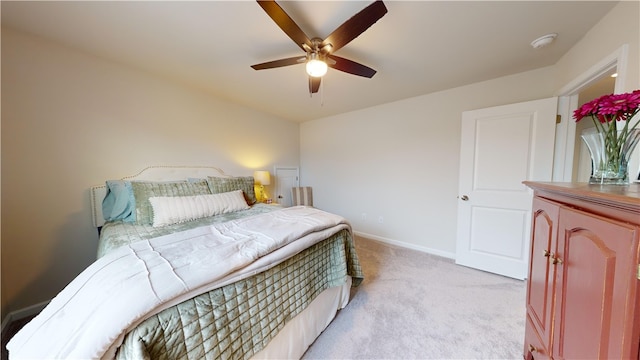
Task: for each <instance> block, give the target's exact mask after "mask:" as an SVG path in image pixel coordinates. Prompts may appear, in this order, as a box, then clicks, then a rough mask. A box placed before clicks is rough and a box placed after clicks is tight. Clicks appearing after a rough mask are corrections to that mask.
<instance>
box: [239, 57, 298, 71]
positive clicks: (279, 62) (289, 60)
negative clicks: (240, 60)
mask: <svg viewBox="0 0 640 360" xmlns="http://www.w3.org/2000/svg"><path fill="white" fill-rule="evenodd" d="M304 60H305V58H304V57H300V56H296V57H292V58H286V59H280V60H274V61H268V62H265V63H262V64H255V65H251V67H252V68H254V69H255V70H264V69H273V68H277V67H282V66H289V65H296V64H302V63H304Z"/></svg>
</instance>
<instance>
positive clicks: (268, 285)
mask: <svg viewBox="0 0 640 360" xmlns="http://www.w3.org/2000/svg"><path fill="white" fill-rule="evenodd" d="M91 203H92V218H93V221H94V225H95V226H96V227H97V228H98V229H99V232H100V240H99V244H98V253H97V260H96V262H95V263H93V264H92V265H91V266H90V267H89V268H87V269H86V270H85V271H84V272H82V273H81V274H80V275H79V276H78V277H77V278H76V279H74V280H73V281H72V282H71V283H70V284H69V285H68V286H67V287H65V289H64V290H63V291H62V292H61V293H60V294H59V295H58V296H56V297H55V298H54V299H52V301H51V302H50V303H49V305H48V306H47V307H46V308H45V309H44V310H43V311H42V312H41V313H40V314H39V315H38V316H36V317H35V318H34V319H33V320H32V321H31V322H29V323H28V324H27V325H26V326H25V327H24V328H23V329H22V330H21V331H20V332H19V333H18V334H16V336H15V337H14V338H12V339H11V341H10V342H9V345H8V346H7V348H8V349H9V357H10V359H20V358H102V359H114V358H115V359H205V358H207V359H209V358H210V359H218V358H220V359H248V358H256V359H261V358H272V359H273V358H278V359H284V358H286V359H292V358H300V357H301V356H302V355H303V354H304V352H305V351H306V349H307V348H308V347H309V346H310V345H311V343H313V341H314V340H315V339H316V338H317V337H318V336H319V335H320V333H321V332H322V331H323V330H324V329H325V328H326V326H328V324H329V323H330V322H331V321H332V320H333V318H334V317H335V315H336V313H337V311H338V310H340V309H342V308H344V307H345V306H346V305H347V304H348V301H349V296H350V290H351V287H355V286H357V285H358V284H359V283H360V282H361V281H362V279H363V274H362V270H361V268H360V265H359V261H358V257H357V254H356V252H355V247H354V243H353V237H352V232H351V227H350V225H349V223H348V222H347V221H346V220H345V219H344V218H342V217H340V216H338V215H335V214H331V213H328V212H324V211H322V210H319V209H315V208H313V207H309V206H294V207H289V208H283V207H280V206H278V205H273V204H262V203H256V202H255V194H254V191H253V179H252V178H251V177H241V176H229V175H226V174H225V173H224V172H223V171H222V170H220V169H218V168H216V167H150V168H147V169H144V170H143V171H141V172H140V173H138V174H136V175H134V176H130V177H126V178H122V179H119V180H108V181H106V182H105V185H101V186H95V187H92V188H91Z"/></svg>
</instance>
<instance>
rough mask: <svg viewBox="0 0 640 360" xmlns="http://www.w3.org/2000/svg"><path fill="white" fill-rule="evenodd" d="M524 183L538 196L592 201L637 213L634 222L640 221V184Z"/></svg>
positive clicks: (581, 202)
mask: <svg viewBox="0 0 640 360" xmlns="http://www.w3.org/2000/svg"><path fill="white" fill-rule="evenodd" d="M523 183H524V184H525V185H526V186H528V187H530V188H532V189H533V190H534V191H535V193H536V195H538V196H542V197H546V198H551V199H554V200H558V201H562V202H565V203H568V204H572V203H575V204H576V205H577V204H581V205H583V206H584V205H585V204H588V203H591V204H594V205H602V206H606V207H610V208H616V209H620V210H625V211H628V212H631V213H632V214H637V215H638V216H637V220H636V219H633V220H634V221H633V222H635V223H640V184H637V183H635V184H629V185H597V184H596V185H594V184H588V183H563V182H537V181H525V182H523ZM588 207H590V206H588Z"/></svg>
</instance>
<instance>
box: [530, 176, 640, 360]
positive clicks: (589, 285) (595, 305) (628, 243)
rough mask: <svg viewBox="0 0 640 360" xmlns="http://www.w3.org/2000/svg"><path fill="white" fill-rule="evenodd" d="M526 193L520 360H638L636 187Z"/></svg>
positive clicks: (639, 203)
mask: <svg viewBox="0 0 640 360" xmlns="http://www.w3.org/2000/svg"><path fill="white" fill-rule="evenodd" d="M525 185H527V186H528V187H530V188H532V189H533V190H534V200H533V211H532V223H531V229H532V230H531V252H530V263H529V276H528V280H527V299H526V302H527V303H526V307H527V321H526V330H525V343H524V358H525V359H640V356H639V353H640V349H639V348H640V262H639V255H640V247H639V245H638V244H639V242H640V185H638V184H632V185H629V186H601V185H589V184H575V183H541V182H525Z"/></svg>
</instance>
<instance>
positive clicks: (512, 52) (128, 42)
mask: <svg viewBox="0 0 640 360" xmlns="http://www.w3.org/2000/svg"><path fill="white" fill-rule="evenodd" d="M369 3H370V2H360V1H318V2H316V1H281V2H279V4H280V5H281V7H282V8H283V9H284V10H285V11H286V12H287V13H288V14H289V16H290V17H291V18H292V19H293V20H294V21H296V22H297V23H298V25H299V26H300V28H301V29H302V30H303V31H304V32H305V33H306V34H307V36H308V37H309V38H312V37H320V38H324V37H326V36H327V35H329V34H330V33H331V32H332V31H333V30H334V29H335V28H337V27H338V26H339V25H340V24H342V23H343V22H344V21H346V20H347V19H348V18H350V17H351V16H353V15H354V14H356V13H357V12H358V11H360V10H361V9H363V8H364V7H366V6H367V5H368V4H369ZM385 5H386V6H387V9H388V13H387V14H386V15H385V16H384V17H382V19H380V20H379V21H378V22H377V23H375V24H374V25H373V26H372V27H371V28H369V29H368V30H367V31H366V32H365V33H363V34H362V35H360V36H359V37H358V38H356V39H355V40H353V41H352V42H351V43H349V44H348V45H346V46H345V47H344V48H342V49H340V50H338V51H337V52H336V55H338V56H341V57H345V58H348V59H350V60H354V61H357V62H360V63H363V64H364V65H367V66H369V67H372V68H374V69H376V70H377V71H378V73H377V74H376V75H375V76H374V77H373V78H372V79H366V78H362V77H358V76H354V75H349V74H346V73H343V72H340V71H336V70H332V69H329V73H328V74H327V75H326V76H325V77H324V79H323V86H322V87H321V89H320V92H318V93H317V94H314V95H313V97H310V95H309V93H308V84H307V76H306V74H305V72H304V66H303V65H293V66H288V67H282V68H277V69H269V70H260V71H256V70H253V69H252V68H251V67H250V65H253V64H257V63H262V62H266V61H271V60H277V59H280V58H286V57H293V56H297V55H304V53H303V52H302V50H300V48H299V47H298V46H297V45H296V44H294V43H293V42H292V41H291V39H289V37H288V36H287V35H285V33H284V32H283V31H282V30H281V29H280V28H279V27H278V26H277V25H276V24H275V23H274V22H273V21H272V20H271V18H270V17H269V16H268V15H267V14H266V13H265V12H264V11H263V10H262V8H261V7H260V6H259V5H258V4H257V3H256V2H254V1H194V2H186V1H137V2H129V1H113V2H93V1H69V2H58V1H43V2H34V1H16V2H12V1H2V2H1V6H2V9H1V11H2V25H3V26H9V27H12V28H16V29H19V30H22V31H25V32H29V33H33V34H36V35H40V36H43V37H47V38H50V39H53V40H55V41H59V42H61V43H63V44H65V45H68V46H71V47H74V48H78V49H81V50H82V51H85V52H88V53H92V54H95V55H98V56H101V57H105V58H108V59H111V60H114V61H117V62H121V63H126V64H129V65H133V66H135V67H138V68H142V69H145V70H147V71H151V72H155V73H159V74H161V75H162V76H167V77H170V78H172V79H175V80H179V81H184V82H188V83H191V84H193V85H196V86H198V87H200V88H202V89H205V90H206V91H209V92H211V93H214V94H216V95H217V96H219V97H222V98H225V99H228V100H231V101H233V102H237V103H240V104H243V105H246V106H248V107H251V108H255V109H258V110H261V111H264V112H267V113H271V114H274V115H276V116H279V117H281V118H284V119H289V120H292V121H297V122H302V121H306V120H310V119H316V118H321V117H326V116H330V115H335V114H339V113H344V112H348V111H353V110H357V109H362V108H366V107H371V106H374V105H377V104H382V103H387V102H392V101H396V100H400V99H404V98H409V97H414V96H419V95H423V94H427V93H431V92H435V91H440V90H444V89H449V88H453V87H457V86H462V85H466V84H471V83H475V82H479V81H484V80H489V79H493V78H496V77H500V76H504V75H509V74H514V73H518V72H523V71H527V70H532V69H536V68H540V67H544V66H549V65H553V64H554V63H555V62H556V61H557V60H558V59H559V58H560V57H561V56H562V55H563V54H564V53H566V51H567V50H568V49H570V48H571V46H573V45H574V44H575V43H576V42H577V41H579V40H580V38H582V36H583V35H584V34H585V33H586V32H587V31H588V30H589V29H590V28H591V27H592V26H593V25H594V24H595V23H596V22H597V21H598V20H599V19H601V18H602V17H603V16H604V15H605V14H606V13H607V12H608V11H609V10H610V9H611V8H613V7H614V6H615V5H616V2H615V1H602V2H598V1H564V2H563V1H492V2H489V1H386V2H385ZM551 32H555V33H558V34H559V35H558V38H557V40H556V41H555V42H554V43H553V44H552V45H550V46H548V47H544V48H541V49H537V50H536V49H533V48H532V47H531V46H530V45H529V44H530V42H531V41H532V40H534V39H536V38H538V37H540V36H542V35H545V34H547V33H551ZM523 86H525V85H523Z"/></svg>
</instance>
